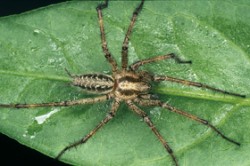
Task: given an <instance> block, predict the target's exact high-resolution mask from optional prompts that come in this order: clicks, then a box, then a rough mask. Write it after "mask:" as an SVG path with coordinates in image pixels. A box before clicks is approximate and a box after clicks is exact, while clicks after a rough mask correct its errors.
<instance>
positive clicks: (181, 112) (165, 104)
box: [136, 100, 240, 146]
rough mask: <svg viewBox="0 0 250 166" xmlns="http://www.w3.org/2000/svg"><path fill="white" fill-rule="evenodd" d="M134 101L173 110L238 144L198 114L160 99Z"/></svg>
mask: <svg viewBox="0 0 250 166" xmlns="http://www.w3.org/2000/svg"><path fill="white" fill-rule="evenodd" d="M136 102H137V103H138V104H139V105H141V106H159V107H162V108H166V109H168V110H169V111H171V112H175V113H177V114H179V115H182V116H185V117H187V118H189V119H191V120H194V121H197V122H199V123H201V124H203V125H206V126H208V127H209V128H211V129H212V130H213V131H215V132H216V133H217V134H219V135H220V136H221V137H222V138H223V139H225V140H227V141H229V142H231V143H233V144H235V145H238V146H239V145H240V143H239V142H236V141H234V140H232V139H231V138H228V137H227V136H225V135H224V134H222V133H221V132H220V131H219V130H218V129H217V128H216V127H215V126H213V125H212V124H210V123H209V122H208V121H207V120H205V119H201V118H199V117H198V116H195V115H192V114H190V113H187V112H184V111H182V110H179V109H177V108H175V107H173V106H171V105H169V104H167V103H163V102H161V101H160V100H136Z"/></svg>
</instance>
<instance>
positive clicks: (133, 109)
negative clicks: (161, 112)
mask: <svg viewBox="0 0 250 166" xmlns="http://www.w3.org/2000/svg"><path fill="white" fill-rule="evenodd" d="M126 104H127V105H128V107H129V108H130V109H131V110H132V111H133V112H135V113H136V114H137V115H139V116H140V117H142V118H143V120H144V122H145V123H147V125H148V126H149V127H150V128H151V130H152V131H153V132H154V134H155V135H156V137H157V138H158V139H159V140H160V141H161V143H162V145H163V146H164V148H165V149H166V150H167V152H168V153H169V155H170V156H171V157H172V160H173V161H174V164H175V165H176V166H178V162H177V159H176V157H175V155H174V152H173V150H172V149H171V148H170V146H169V145H168V143H167V141H165V140H164V138H163V137H162V135H161V134H160V133H159V131H158V130H157V129H156V127H155V126H154V124H153V122H152V121H151V120H150V118H149V117H148V115H147V114H146V113H145V112H144V111H143V110H141V109H140V108H138V107H137V106H136V105H134V104H133V103H132V102H131V101H127V102H126Z"/></svg>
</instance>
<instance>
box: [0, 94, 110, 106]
mask: <svg viewBox="0 0 250 166" xmlns="http://www.w3.org/2000/svg"><path fill="white" fill-rule="evenodd" d="M112 97H113V96H112V95H110V94H106V95H103V96H97V97H94V98H85V99H79V100H68V101H62V102H51V103H36V104H0V107H3V108H35V107H62V106H63V107H67V106H73V105H80V104H93V103H98V102H102V101H106V100H108V99H110V98H112Z"/></svg>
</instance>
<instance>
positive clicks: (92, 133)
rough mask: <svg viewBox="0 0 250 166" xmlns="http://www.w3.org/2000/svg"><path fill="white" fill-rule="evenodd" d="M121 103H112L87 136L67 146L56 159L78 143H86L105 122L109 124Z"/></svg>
mask: <svg viewBox="0 0 250 166" xmlns="http://www.w3.org/2000/svg"><path fill="white" fill-rule="evenodd" d="M119 105H120V102H119V101H116V100H115V101H114V102H113V103H112V107H111V110H110V112H109V113H108V114H107V116H106V117H105V118H104V119H103V120H102V121H101V122H100V123H99V124H98V125H97V126H96V127H95V128H94V129H93V130H91V131H90V132H89V133H88V134H87V135H86V136H85V137H83V138H82V139H80V140H79V141H76V142H74V143H72V144H70V145H68V146H66V147H65V148H64V149H63V150H62V151H61V152H60V153H59V154H58V155H57V156H56V159H59V158H60V157H61V156H62V155H63V154H64V153H65V152H66V151H67V150H69V149H71V148H74V147H77V146H78V145H81V144H84V143H85V142H87V141H88V140H89V139H90V138H91V137H92V136H93V135H94V134H95V133H96V132H97V131H98V130H99V129H101V128H102V127H103V126H104V125H105V124H107V123H108V122H109V121H110V120H111V119H112V118H113V117H114V116H115V114H116V112H117V110H118V107H119Z"/></svg>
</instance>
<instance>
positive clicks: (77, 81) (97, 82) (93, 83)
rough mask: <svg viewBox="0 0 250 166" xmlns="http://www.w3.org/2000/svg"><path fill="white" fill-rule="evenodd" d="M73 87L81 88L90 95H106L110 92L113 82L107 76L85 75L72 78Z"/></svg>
mask: <svg viewBox="0 0 250 166" xmlns="http://www.w3.org/2000/svg"><path fill="white" fill-rule="evenodd" d="M73 78H74V79H73V83H72V84H73V85H74V86H78V87H81V88H82V89H84V90H86V91H87V92H90V93H101V94H106V93H109V92H111V91H112V89H113V86H114V80H113V78H112V77H111V76H109V75H104V74H85V75H80V76H74V77H73Z"/></svg>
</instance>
